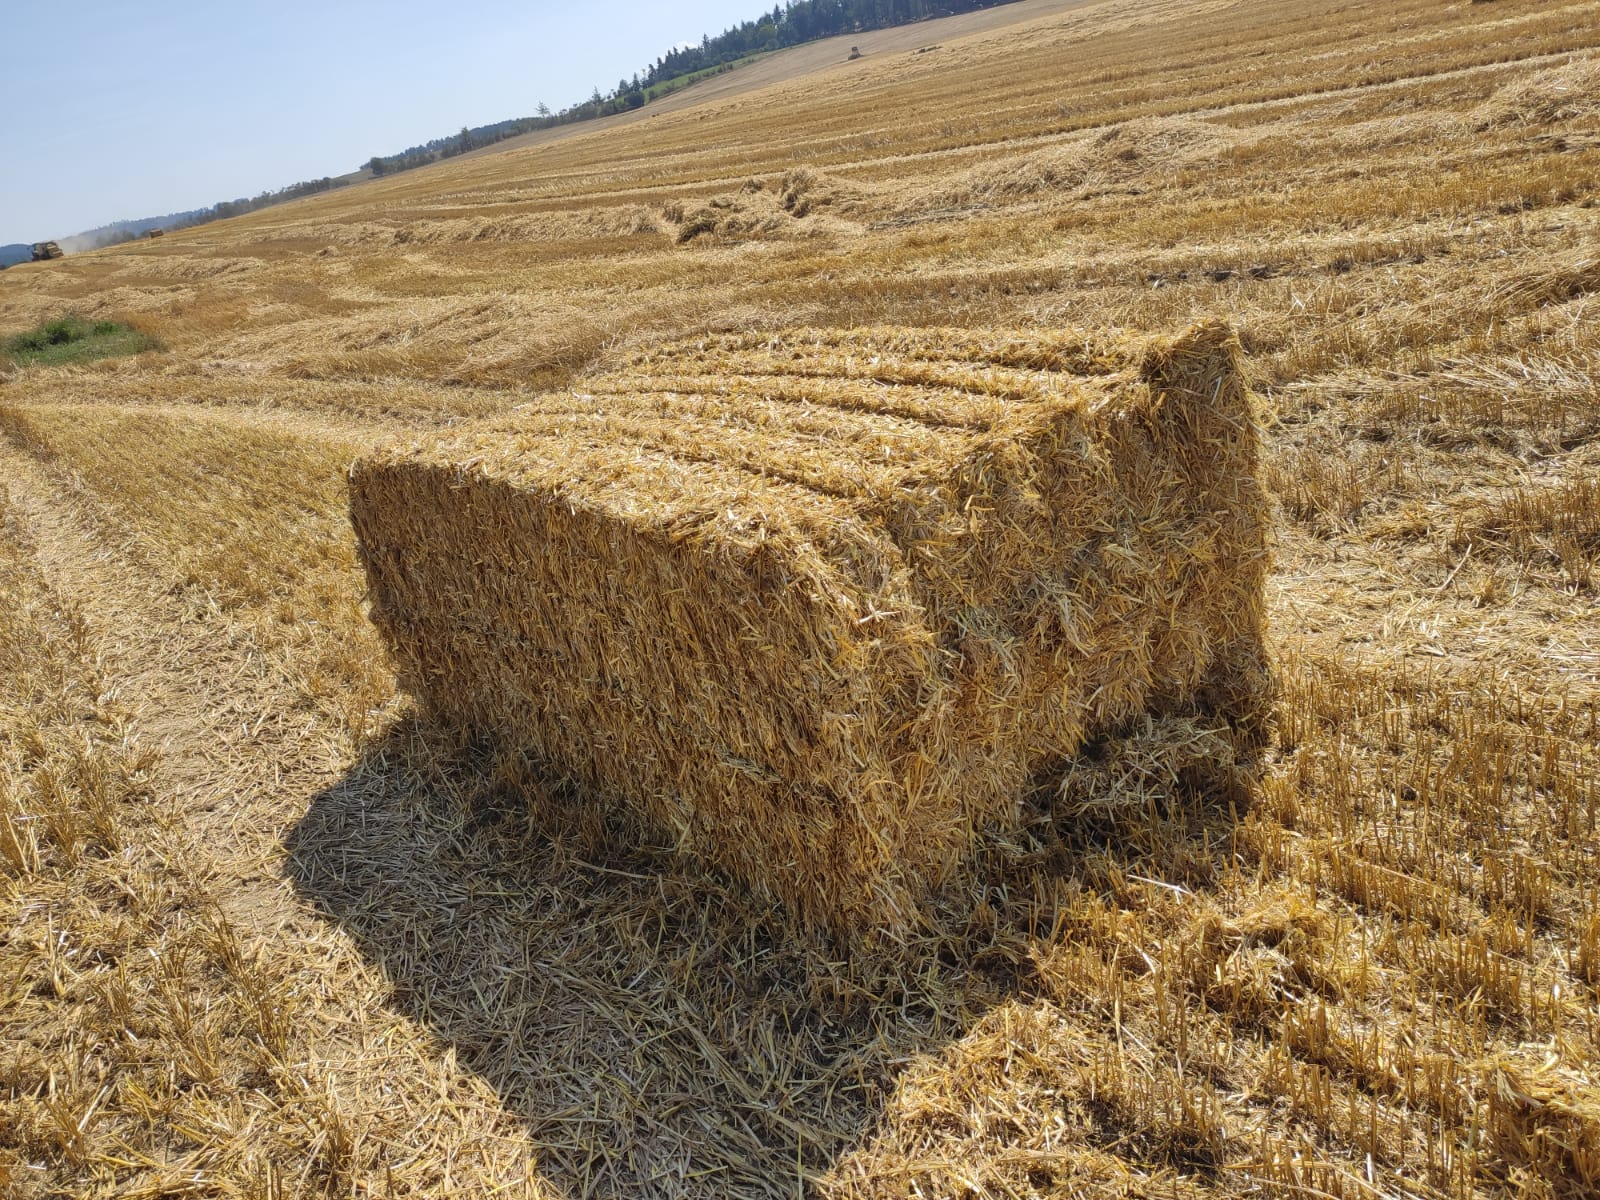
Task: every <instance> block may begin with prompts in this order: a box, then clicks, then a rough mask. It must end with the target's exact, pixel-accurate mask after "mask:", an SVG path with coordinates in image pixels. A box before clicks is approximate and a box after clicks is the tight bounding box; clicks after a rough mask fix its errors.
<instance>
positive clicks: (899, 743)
mask: <svg viewBox="0 0 1600 1200" xmlns="http://www.w3.org/2000/svg"><path fill="white" fill-rule="evenodd" d="M350 496H351V516H352V520H353V523H354V525H355V529H356V534H357V537H358V540H359V543H360V549H361V554H362V557H363V560H364V562H365V564H366V569H367V574H368V579H369V585H370V595H371V601H372V616H373V619H374V621H375V622H376V623H377V625H378V627H379V629H380V630H381V631H382V633H383V635H384V639H385V642H386V644H387V645H388V647H389V648H390V651H391V653H392V654H393V655H394V657H395V659H396V662H397V664H398V666H399V668H400V671H401V676H402V680H403V682H404V684H405V686H406V687H407V688H408V689H410V690H411V691H413V692H414V693H415V694H416V695H417V696H418V698H419V700H420V702H421V703H422V705H423V707H424V710H425V711H426V712H427V713H428V714H430V715H431V716H432V717H433V718H434V719H436V720H440V721H445V722H450V723H454V724H460V725H464V726H467V727H470V728H472V729H474V730H476V731H478V732H480V733H487V734H490V735H492V736H494V737H496V738H498V739H500V740H501V741H503V742H505V743H507V744H510V745H513V746H515V747H517V748H519V749H522V750H525V751H527V752H528V753H530V754H532V755H534V756H536V757H537V758H539V759H542V760H543V761H545V762H547V763H549V764H550V765H551V766H552V767H553V768H554V769H556V770H559V771H561V772H563V773H564V774H566V775H568V776H569V777H571V778H572V779H574V780H575V781H577V782H579V783H580V784H581V785H582V786H584V787H586V788H588V789H590V790H591V791H592V792H593V793H594V794H595V795H596V797H597V798H601V797H603V798H606V799H608V800H609V799H613V798H617V799H621V800H623V801H625V802H626V803H628V804H629V805H630V806H631V807H632V808H633V809H634V810H635V811H636V813H637V814H638V816H639V817H640V818H642V819H643V820H644V821H645V823H646V824H647V825H649V826H650V827H651V828H653V829H654V830H655V831H656V832H657V833H658V834H659V835H661V836H665V837H669V838H671V839H672V840H673V841H674V843H675V844H677V845H678V846H679V847H681V848H682V849H683V850H684V851H686V852H688V853H690V854H692V855H694V856H697V857H699V858H701V859H703V860H706V861H708V862H710V863H712V864H715V865H716V866H718V867H719V868H721V869H723V870H726V871H727V872H729V873H731V874H732V875H734V876H736V877H738V878H740V879H742V880H744V881H745V882H746V883H747V884H749V885H750V886H751V887H753V888H754V889H755V890H757V891H758V892H760V893H762V894H764V895H766V896H769V897H773V898H776V899H778V900H781V901H783V902H784V903H785V904H786V905H787V906H788V907H789V908H790V909H791V910H793V911H794V912H795V913H797V914H798V915H799V916H800V917H801V918H802V919H803V920H805V921H806V922H808V923H809V924H812V925H813V926H817V927H821V928H823V929H826V930H830V931H832V932H834V933H837V934H842V935H845V936H846V937H848V938H850V939H852V940H857V939H859V938H861V937H863V936H875V935H876V934H878V933H887V934H889V935H891V936H892V935H894V934H895V933H896V932H898V931H902V930H904V929H906V928H908V927H909V926H910V925H912V924H914V923H915V922H916V920H917V914H918V912H919V906H920V904H921V902H922V900H923V899H924V897H925V896H926V894H927V893H928V891H929V889H930V888H932V887H934V886H936V885H938V884H939V883H940V882H941V881H943V880H945V879H947V878H948V877H949V876H950V875H951V874H952V873H953V872H954V871H955V870H956V869H957V868H958V866H959V865H960V863H961V862H962V861H963V860H964V859H965V857H966V856H967V854H968V852H969V851H970V849H971V848H972V846H973V843H974V841H975V840H976V839H977V838H980V837H982V836H983V834H984V831H985V830H988V829H993V828H1003V827H1004V826H1005V825H1006V824H1007V823H1008V822H1014V821H1015V820H1016V819H1017V817H1018V810H1019V804H1020V797H1021V795H1022V792H1023V790H1024V788H1025V786H1026V785H1027V783H1028V781H1029V780H1030V779H1036V778H1037V777H1038V776H1039V774H1040V773H1041V772H1042V771H1050V770H1057V769H1063V768H1064V764H1067V763H1069V762H1070V761H1071V759H1072V757H1073V756H1074V755H1075V754H1076V753H1077V752H1078V751H1079V750H1080V748H1081V747H1082V745H1083V743H1084V742H1085V740H1087V739H1089V738H1091V737H1097V736H1100V735H1102V734H1107V733H1115V732H1116V731H1118V730H1120V729H1123V728H1126V727H1128V726H1130V724H1131V723H1133V722H1135V721H1142V720H1147V719H1148V718H1149V717H1151V716H1152V715H1154V716H1197V717H1206V718H1214V719H1215V720H1214V723H1216V724H1217V725H1219V726H1224V727H1226V728H1227V729H1229V730H1231V731H1233V734H1234V740H1235V741H1236V743H1237V744H1238V745H1239V746H1248V745H1249V744H1250V742H1251V739H1252V738H1253V737H1255V736H1257V735H1258V733H1259V730H1260V724H1261V719H1262V713H1263V712H1264V710H1265V703H1266V698H1267V692H1266V688H1267V676H1266V672H1265V668H1264V664H1263V659H1262V652H1261V612H1262V609H1261V590H1262V580H1263V573H1264V570H1265V538H1264V525H1263V512H1264V504H1263V500H1262V494H1261V491H1260V487H1259V485H1258V483H1257V480H1256V432H1255V426H1254V423H1253V421H1252V417H1251V411H1250V401H1249V396H1248V391H1247V388H1246V386H1245V382H1244V378H1243V375H1242V373H1241V369H1240V361H1239V351H1238V344H1237V340H1236V339H1235V338H1234V337H1233V335H1232V334H1231V332H1229V331H1228V330H1227V328H1226V327H1224V326H1222V325H1219V324H1206V325H1200V326H1196V327H1195V328H1193V329H1191V330H1189V331H1188V332H1186V333H1184V334H1182V335H1180V336H1179V337H1176V338H1170V339H1124V338H1119V337H1115V336H1110V335H1100V334H1087V333H1078V332H1065V333H1057V334H1049V335H1028V334H1017V333H975V332H971V331H959V330H931V331H906V330H893V329H890V330H867V331H854V332H848V333H846V332H839V331H805V330H802V331H797V332H793V333H789V334H785V335H781V336H771V335H736V336H724V337H716V338H708V339H702V340H697V341H692V342H685V343H679V344H674V345H669V346H666V347H662V348H658V349H655V350H652V351H649V352H648V353H645V354H641V355H640V356H639V357H638V358H637V359H636V360H635V361H634V362H633V363H632V364H630V365H629V366H628V367H626V368H624V369H623V370H621V371H618V372H616V373H614V374H611V375H607V376H602V377H599V378H596V379H592V380H589V381H587V382H586V386H585V389H584V390H583V391H581V392H573V393H568V394H560V395H551V396H546V397H543V398H541V399H539V400H537V401H535V402H533V403H531V404H528V405H526V406H524V407H522V408H520V409H518V410H516V411H515V412H513V413H512V414H510V415H508V416H506V417H503V418H497V419H495V420H494V421H492V422H488V423H484V424H480V425H476V426H469V427H465V428H462V429H458V430H455V431H452V432H450V433H448V434H445V435H441V436H438V437H435V438H430V439H428V440H425V441H422V442H419V443H417V444H414V445H411V446H406V447H401V448H398V449H396V450H394V451H392V452H389V453H386V454H381V455H377V456H374V457H372V458H368V459H365V460H363V461H361V462H359V463H357V464H356V466H355V467H354V468H353V469H352V472H351V481H350Z"/></svg>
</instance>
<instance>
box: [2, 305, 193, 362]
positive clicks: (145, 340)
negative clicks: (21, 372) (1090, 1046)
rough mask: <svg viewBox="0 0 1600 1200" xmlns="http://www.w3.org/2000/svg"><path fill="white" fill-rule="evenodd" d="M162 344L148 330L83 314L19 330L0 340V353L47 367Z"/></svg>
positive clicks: (160, 346)
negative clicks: (26, 329)
mask: <svg viewBox="0 0 1600 1200" xmlns="http://www.w3.org/2000/svg"><path fill="white" fill-rule="evenodd" d="M160 349H162V345H161V343H160V342H158V341H157V340H156V339H155V338H153V337H151V336H150V335H149V334H147V333H141V332H140V331H139V330H137V329H135V328H134V327H133V326H131V325H124V324H123V323H122V322H120V321H86V320H84V319H83V318H82V317H70V316H69V317H58V318H57V319H56V320H54V321H46V322H45V323H44V324H43V325H40V326H39V327H38V328H37V329H30V330H29V331H28V332H27V333H19V334H16V335H14V336H12V337H8V338H6V339H5V340H4V341H3V342H0V355H3V356H4V357H5V358H8V359H10V360H11V361H12V362H13V363H16V364H17V365H18V366H24V365H27V364H30V363H39V364H41V365H43V366H47V367H55V366H60V365H62V364H63V363H80V362H93V361H94V360H95V359H98V358H116V357H118V356H120V355H124V354H138V353H139V352H140V351H143V350H160Z"/></svg>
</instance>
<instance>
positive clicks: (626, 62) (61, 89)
mask: <svg viewBox="0 0 1600 1200" xmlns="http://www.w3.org/2000/svg"><path fill="white" fill-rule="evenodd" d="M763 9H765V11H768V12H770V11H771V9H772V0H766V2H765V4H763V3H762V0H666V2H665V3H650V2H649V0H591V2H590V3H588V4H562V3H557V2H556V0H521V2H520V3H511V2H508V0H449V2H440V0H431V2H421V0H388V2H386V3H376V2H372V0H358V2H341V0H309V2H308V0H279V2H277V3H270V4H268V3H262V2H260V0H257V2H256V3H253V4H251V3H244V4H230V3H226V2H222V3H219V2H217V0H210V2H208V3H198V2H196V0H167V2H162V0H148V2H146V3H124V4H112V3H104V2H101V0H87V2H80V3H71V4H69V3H60V2H56V3H48V4H46V3H41V2H40V0H21V2H20V3H18V2H17V0H6V3H4V4H3V5H0V122H3V132H0V138H3V142H0V145H3V146H4V150H3V156H0V243H6V242H32V241H38V240H42V239H45V238H56V237H63V236H66V235H68V234H72V233H78V232H80V231H82V230H85V229H89V228H92V227H94V226H97V225H104V224H107V223H108V222H111V221H116V220H122V219H126V218H134V217H145V216H157V215H160V214H162V213H168V212H176V211H180V210H183V209H189V208H199V207H202V206H204V205H207V204H212V203H215V202H216V201H218V200H228V199H233V198H235V197H239V196H253V195H255V194H256V193H258V192H261V191H265V190H267V189H270V188H279V187H284V186H287V185H288V184H291V183H297V182H299V181H300V180H302V179H315V178H320V177H321V176H324V175H341V174H344V173H345V172H347V171H351V170H354V169H355V168H356V167H357V166H359V165H360V164H361V163H363V162H365V161H366V160H367V159H368V158H370V157H371V156H372V155H374V154H387V153H392V152H394V151H396V150H402V149H404V148H405V147H407V146H411V145H415V144H416V143H418V142H424V141H427V140H428V139H430V138H434V137H439V136H441V135H444V134H449V133H454V132H455V131H456V130H459V129H460V128H461V127H462V126H463V125H482V124H486V123H488V122H490V121H499V120H503V119H505V118H507V117H520V116H529V115H531V114H532V113H533V111H534V109H535V107H536V106H537V105H538V104H539V103H540V102H541V101H542V102H543V103H545V104H548V105H549V106H550V107H551V108H552V109H560V108H564V107H566V106H567V105H569V104H572V103H574V102H576V101H578V100H582V99H585V98H587V97H588V95H589V93H590V92H591V91H592V90H593V89H594V88H595V87H597V86H598V87H599V88H600V89H601V90H602V91H610V90H611V89H612V88H614V87H616V85H617V81H618V79H620V78H622V77H624V76H628V77H631V76H632V75H633V73H634V72H635V71H637V70H640V69H642V68H643V67H644V66H645V65H646V64H648V63H652V62H654V61H655V60H656V59H657V58H658V57H659V56H660V55H662V54H664V53H665V52H666V51H667V50H668V49H669V48H670V47H672V46H673V45H674V44H676V43H679V42H686V41H696V42H697V41H699V40H700V35H701V34H703V33H711V34H716V33H720V32H721V31H722V30H723V29H725V28H727V27H728V26H729V25H731V24H735V23H737V22H738V21H740V20H744V19H746V18H754V17H756V16H758V15H759V14H760V13H761V12H762V11H763Z"/></svg>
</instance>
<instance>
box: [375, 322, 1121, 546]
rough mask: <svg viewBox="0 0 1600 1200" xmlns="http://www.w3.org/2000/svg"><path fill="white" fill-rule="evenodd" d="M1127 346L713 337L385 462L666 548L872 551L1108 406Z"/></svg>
mask: <svg viewBox="0 0 1600 1200" xmlns="http://www.w3.org/2000/svg"><path fill="white" fill-rule="evenodd" d="M1137 347H1138V344H1137V343H1133V342H1128V341H1121V340H1118V339H1116V338H1113V337H1106V336H1097V335H1090V334H1082V333H1076V332H1068V333H1058V334H1050V335H1040V336H1037V337H1023V336H1018V335H1011V334H1001V335H984V334H978V333H972V332H968V331H963V330H942V329H935V330H910V331H907V330H882V331H878V330H874V331H860V332H852V333H848V334H841V333H837V332H832V331H810V330H803V331H799V332H796V333H790V334H786V335H782V336H771V335H765V334H759V335H727V336H717V337H708V338H702V339H698V340H694V341H688V342H682V343H677V344H674V345H669V346H666V347H663V348H657V349H653V350H651V351H649V352H646V353H643V354H641V355H639V356H637V357H636V358H635V359H634V360H633V361H632V362H631V363H629V364H628V365H627V366H625V367H624V368H622V369H620V370H618V371H616V372H613V373H611V374H607V375H602V376H599V377H597V378H593V379H590V380H587V381H585V382H584V383H583V384H582V385H581V387H579V388H577V389H575V390H573V391H571V392H567V393H556V394H552V395H548V396H542V397H540V398H538V399H536V400H534V401H532V402H530V403H528V404H525V405H521V406H519V407H518V408H517V409H515V410H513V411H512V412H511V413H509V414H507V415H506V416H504V417H501V418H497V419H494V420H491V421H487V422H480V423H477V424H474V425H472V426H470V427H468V428H466V429H463V430H460V431H458V432H456V433H455V434H453V435H451V436H449V437H445V438H439V437H431V438H429V439H427V440H426V441H423V442H421V443H418V444H416V445H412V446H407V447H403V448H400V449H398V450H397V451H395V452H393V454H392V456H391V458H390V461H395V462H406V463H408V464H410V465H414V466H430V465H431V466H436V467H439V468H442V469H448V470H452V471H456V472H460V473H463V474H468V473H470V474H476V475H480V476H489V477H493V478H495V479H497V480H499V481H500V482H502V483H504V484H508V485H510V486H514V487H518V488H523V489H528V490H533V491H538V492H540V493H542V494H545V495H548V496H551V497H554V498H557V499H559V500H560V501H561V502H564V503H566V504H569V505H572V506H574V507H582V508H591V509H594V510H596V511H603V512H605V513H608V514H610V515H613V516H616V517H620V518H624V519H626V520H627V521H628V523H629V525H630V526H631V527H633V528H635V529H638V530H649V529H658V530H663V531H668V532H670V533H671V534H672V535H673V536H676V537H683V536H690V535H692V533H693V532H694V531H695V530H696V529H697V528H699V527H701V526H703V525H704V524H706V523H707V522H714V523H715V525H716V526H717V530H716V533H717V536H718V538H719V540H722V541H725V542H730V543H732V544H739V543H741V542H744V541H746V540H750V539H753V540H755V541H760V540H762V539H764V538H766V537H769V536H772V535H773V534H775V533H778V532H780V531H787V532H791V533H793V534H796V535H798V536H801V537H806V538H812V537H824V538H827V539H828V540H829V541H836V540H837V536H838V535H839V534H840V533H841V532H843V531H850V532H851V534H852V535H853V537H854V538H858V539H859V538H865V539H867V540H869V541H870V540H872V539H873V538H874V536H875V535H874V534H873V532H872V531H871V530H869V529H867V528H865V527H864V526H863V524H862V523H863V521H865V522H866V523H867V524H876V523H877V522H876V521H875V520H874V519H873V514H875V513H878V512H880V511H881V508H882V506H883V505H884V504H885V503H889V502H892V501H893V500H894V499H895V498H896V497H900V498H904V497H905V495H906V494H907V493H908V492H917V491H921V492H924V493H930V492H931V493H933V495H929V496H928V497H927V498H929V499H934V500H935V502H937V501H938V500H941V499H942V500H944V501H947V502H951V503H959V502H961V501H962V500H964V499H965V496H964V495H957V494H955V492H953V491H952V489H951V484H950V480H951V473H952V472H953V471H955V470H957V469H958V467H959V466H960V465H961V464H963V463H971V462H973V461H975V460H977V461H981V460H982V459H983V458H984V456H985V455H986V454H989V453H1003V452H1004V451H1003V448H1004V447H1007V446H1015V445H1016V443H1018V442H1019V441H1021V442H1023V443H1026V442H1027V440H1028V439H1029V437H1030V435H1031V434H1033V433H1035V432H1036V431H1042V430H1043V429H1045V428H1046V427H1047V426H1049V425H1051V424H1053V423H1058V422H1059V421H1060V420H1061V418H1063V417H1065V416H1069V415H1071V414H1084V413H1088V412H1092V411H1094V410H1095V409H1097V408H1099V407H1100V406H1101V405H1103V404H1105V403H1106V402H1108V400H1109V399H1110V398H1111V397H1113V396H1114V395H1116V394H1117V393H1118V391H1119V389H1121V388H1125V387H1127V386H1128V384H1129V383H1130V382H1132V381H1133V380H1134V378H1135V377H1136V376H1137V374H1138V371H1139V359H1140V355H1139V353H1138V351H1137ZM1013 453H1014V451H1013ZM958 490H960V491H962V492H970V491H971V490H972V489H971V488H963V489H958ZM980 490H981V489H980Z"/></svg>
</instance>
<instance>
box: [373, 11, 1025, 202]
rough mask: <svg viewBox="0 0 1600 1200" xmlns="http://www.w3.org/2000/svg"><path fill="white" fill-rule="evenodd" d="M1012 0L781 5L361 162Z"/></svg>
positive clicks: (643, 96)
mask: <svg viewBox="0 0 1600 1200" xmlns="http://www.w3.org/2000/svg"><path fill="white" fill-rule="evenodd" d="M1014 2H1015V0H789V2H788V3H787V4H784V5H774V6H773V8H772V11H771V12H769V13H763V14H762V15H761V16H759V17H757V18H755V19H754V20H749V21H741V22H740V23H739V24H738V25H735V26H732V27H730V28H728V29H725V30H723V32H721V33H720V34H718V35H717V36H715V37H712V36H711V35H710V34H706V35H705V36H704V37H702V38H701V39H700V42H699V44H698V45H695V44H689V45H684V46H677V47H674V48H673V49H671V50H669V51H667V53H666V54H663V55H662V56H661V57H660V58H658V59H656V61H655V62H654V63H653V64H651V65H650V66H648V67H645V68H644V69H643V70H642V71H636V72H634V74H633V76H632V77H631V78H624V79H620V80H618V81H617V86H616V87H614V88H612V89H611V90H610V91H607V92H602V91H601V90H600V89H599V88H598V87H597V88H595V89H594V92H593V93H592V94H591V95H590V96H589V98H588V99H587V100H583V101H580V102H579V103H577V104H573V105H570V106H569V107H567V108H564V109H562V110H561V111H559V112H552V111H551V110H550V109H549V107H548V106H546V105H543V104H541V105H539V109H538V113H537V115H535V116H531V117H517V118H514V119H512V120H509V121H496V122H495V123H494V124H492V125H477V126H473V127H471V128H463V129H462V130H461V132H460V133H457V134H454V135H452V136H450V137H442V138H434V139H433V140H432V141H431V142H423V143H422V144H421V145H418V146H411V147H408V148H407V149H405V150H402V151H400V152H399V153H398V154H388V155H379V154H375V155H373V156H372V157H371V158H369V159H368V160H367V161H366V162H364V163H363V164H361V165H362V166H363V167H364V168H365V169H366V170H367V171H370V172H371V173H372V174H373V175H376V176H381V175H390V174H393V173H394V172H396V171H408V170H411V169H412V168H413V167H421V166H426V165H427V164H428V163H431V162H438V161H439V160H440V159H444V158H451V157H453V156H455V155H458V154H465V153H466V152H467V151H468V150H477V149H479V148H480V147H482V146H492V145H494V144H495V143H496V142H501V141H504V140H505V139H506V138H513V137H516V136H518V135H519V134H524V133H531V132H532V131H534V130H536V129H549V128H551V127H552V126H556V125H568V124H571V123H573V122H575V121H592V120H594V119H595V118H597V117H609V116H611V115H613V114H615V113H619V112H627V111H629V110H630V109H635V108H641V107H643V106H644V105H645V104H646V103H648V102H649V101H651V100H653V99H655V98H656V96H658V95H661V94H663V93H664V92H667V91H670V90H672V85H673V84H674V82H677V81H682V80H684V79H685V78H686V77H688V76H693V75H701V74H706V73H710V72H714V71H719V70H726V69H729V68H731V67H732V66H734V65H735V64H737V63H739V62H741V61H743V60H744V59H747V58H749V57H751V56H752V55H756V54H764V53H767V52H769V51H772V50H783V49H786V48H787V47H789V46H798V45H800V44H801V43H803V42H815V41H818V40H820V39H822V38H828V37H836V36H838V35H839V34H843V33H862V32H865V31H867V30H871V29H887V28H889V27H890V26H893V25H905V24H909V23H910V22H912V21H922V20H926V19H929V18H932V17H948V16H954V15H955V14H957V13H964V12H973V11H975V10H977V9H980V8H998V7H999V6H1000V5H1002V4H1010V3H1014Z"/></svg>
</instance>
